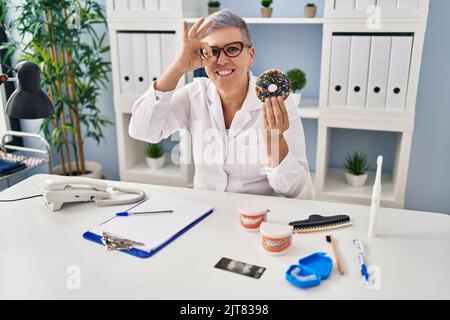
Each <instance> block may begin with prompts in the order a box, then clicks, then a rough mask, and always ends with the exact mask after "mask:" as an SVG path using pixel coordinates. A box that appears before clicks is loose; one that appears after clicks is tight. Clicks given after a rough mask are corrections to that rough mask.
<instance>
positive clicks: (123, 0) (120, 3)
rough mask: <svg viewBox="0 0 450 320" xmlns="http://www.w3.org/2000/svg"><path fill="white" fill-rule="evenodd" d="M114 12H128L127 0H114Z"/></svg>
mask: <svg viewBox="0 0 450 320" xmlns="http://www.w3.org/2000/svg"><path fill="white" fill-rule="evenodd" d="M114 10H115V11H120V12H125V11H128V0H114Z"/></svg>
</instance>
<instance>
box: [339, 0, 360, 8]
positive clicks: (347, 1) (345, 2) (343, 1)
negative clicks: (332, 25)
mask: <svg viewBox="0 0 450 320" xmlns="http://www.w3.org/2000/svg"><path fill="white" fill-rule="evenodd" d="M354 5H355V0H335V1H334V9H335V10H341V9H344V10H345V9H347V10H348V9H351V10H353V9H354Z"/></svg>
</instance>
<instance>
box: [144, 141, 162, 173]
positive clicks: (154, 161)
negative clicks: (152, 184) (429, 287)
mask: <svg viewBox="0 0 450 320" xmlns="http://www.w3.org/2000/svg"><path fill="white" fill-rule="evenodd" d="M145 153H146V155H147V158H146V159H145V160H146V162H147V165H148V166H149V168H150V169H160V168H162V167H163V166H164V162H165V159H166V158H165V156H164V146H163V145H162V143H161V142H159V143H147V147H146V148H145Z"/></svg>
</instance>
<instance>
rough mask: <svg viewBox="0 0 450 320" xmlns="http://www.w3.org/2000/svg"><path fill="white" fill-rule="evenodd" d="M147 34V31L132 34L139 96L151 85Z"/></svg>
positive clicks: (134, 68)
mask: <svg viewBox="0 0 450 320" xmlns="http://www.w3.org/2000/svg"><path fill="white" fill-rule="evenodd" d="M145 36H146V35H145V33H134V34H131V48H132V49H131V50H132V59H133V60H132V63H133V82H134V93H135V94H136V95H138V96H140V95H141V94H143V93H144V92H145V91H146V90H147V89H148V87H149V79H148V76H149V74H148V73H147V68H148V67H147V60H148V59H147V43H146V37H145Z"/></svg>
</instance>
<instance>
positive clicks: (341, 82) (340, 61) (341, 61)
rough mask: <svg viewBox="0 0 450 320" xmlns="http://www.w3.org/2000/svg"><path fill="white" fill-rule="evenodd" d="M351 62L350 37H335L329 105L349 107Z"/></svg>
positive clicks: (332, 49) (332, 51)
mask: <svg viewBox="0 0 450 320" xmlns="http://www.w3.org/2000/svg"><path fill="white" fill-rule="evenodd" d="M349 60H350V37H349V36H333V38H332V44H331V63H330V85H329V89H328V92H329V93H328V105H329V106H330V107H345V106H346V105H347V88H348V69H349Z"/></svg>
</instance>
